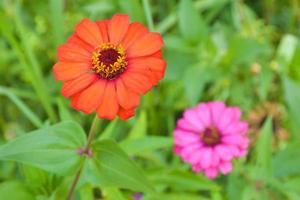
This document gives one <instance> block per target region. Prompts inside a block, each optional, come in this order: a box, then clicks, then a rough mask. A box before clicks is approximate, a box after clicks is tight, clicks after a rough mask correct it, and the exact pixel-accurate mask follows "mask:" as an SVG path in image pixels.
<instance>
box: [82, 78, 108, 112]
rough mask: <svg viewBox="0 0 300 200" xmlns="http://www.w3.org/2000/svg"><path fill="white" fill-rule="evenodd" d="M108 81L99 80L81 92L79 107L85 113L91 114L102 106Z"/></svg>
mask: <svg viewBox="0 0 300 200" xmlns="http://www.w3.org/2000/svg"><path fill="white" fill-rule="evenodd" d="M105 86H106V81H104V80H102V79H99V80H97V81H96V82H94V83H93V84H92V85H90V86H89V87H88V88H86V89H85V90H84V91H82V92H81V94H80V97H79V99H78V101H77V107H78V108H79V109H80V110H81V111H82V112H84V113H87V114H90V113H92V112H93V111H94V110H96V109H97V107H98V106H99V105H100V103H101V101H102V98H103V93H104V89H105Z"/></svg>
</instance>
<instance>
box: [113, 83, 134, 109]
mask: <svg viewBox="0 0 300 200" xmlns="http://www.w3.org/2000/svg"><path fill="white" fill-rule="evenodd" d="M116 89H117V98H118V101H119V103H120V105H121V106H122V107H123V108H125V109H131V108H134V107H136V106H138V105H139V103H140V95H138V94H137V93H135V92H132V91H131V90H128V89H127V88H126V87H125V85H124V83H123V81H122V79H121V78H119V79H118V80H117V83H116Z"/></svg>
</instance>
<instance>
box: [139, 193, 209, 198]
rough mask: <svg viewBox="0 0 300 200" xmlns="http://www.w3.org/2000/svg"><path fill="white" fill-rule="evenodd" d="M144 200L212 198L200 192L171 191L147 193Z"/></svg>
mask: <svg viewBox="0 0 300 200" xmlns="http://www.w3.org/2000/svg"><path fill="white" fill-rule="evenodd" d="M142 200H210V199H209V198H207V197H205V196H204V195H200V194H191V193H184V192H180V193H175V192H170V193H156V194H150V195H146V196H145V197H143V198H142Z"/></svg>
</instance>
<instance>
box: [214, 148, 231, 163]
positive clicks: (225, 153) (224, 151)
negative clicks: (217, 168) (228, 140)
mask: <svg viewBox="0 0 300 200" xmlns="http://www.w3.org/2000/svg"><path fill="white" fill-rule="evenodd" d="M215 151H216V152H217V153H218V155H219V157H220V159H221V160H226V161H228V160H231V159H232V157H233V155H232V152H231V151H230V149H229V148H227V146H226V145H223V144H220V145H217V146H216V147H215Z"/></svg>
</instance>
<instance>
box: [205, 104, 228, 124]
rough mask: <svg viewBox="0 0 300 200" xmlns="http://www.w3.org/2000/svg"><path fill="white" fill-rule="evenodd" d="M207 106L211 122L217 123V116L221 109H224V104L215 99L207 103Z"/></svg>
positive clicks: (220, 113) (218, 116) (219, 114)
mask: <svg viewBox="0 0 300 200" xmlns="http://www.w3.org/2000/svg"><path fill="white" fill-rule="evenodd" d="M208 106H209V108H210V112H211V116H212V120H213V123H214V124H215V125H217V124H218V121H219V118H220V116H221V115H222V112H223V110H224V109H225V104H224V102H221V101H216V102H210V103H208Z"/></svg>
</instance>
